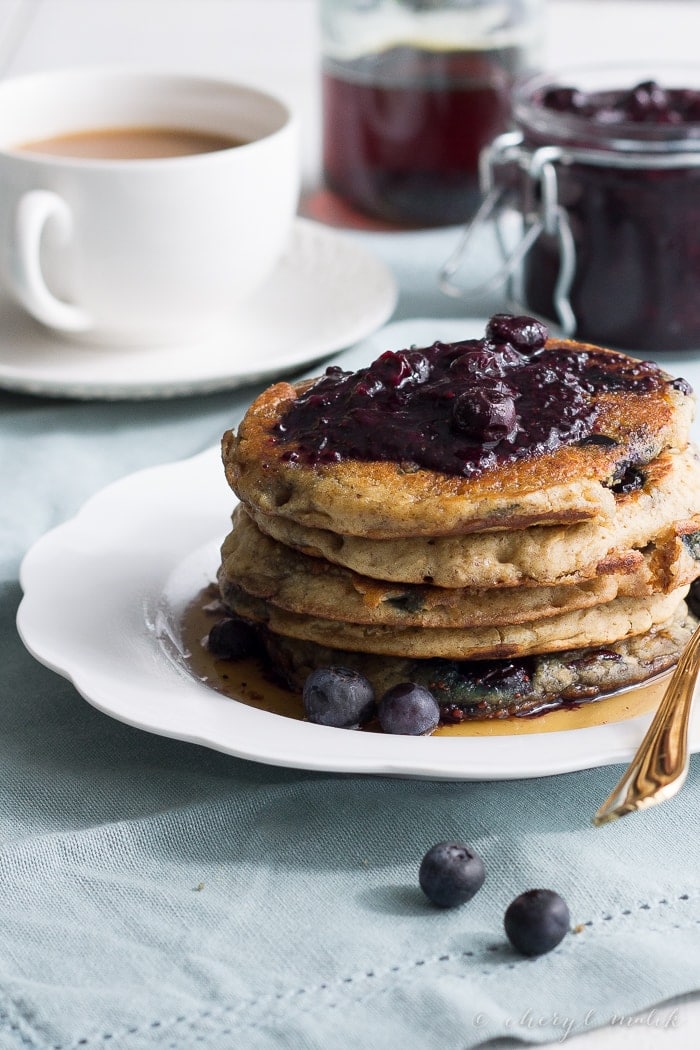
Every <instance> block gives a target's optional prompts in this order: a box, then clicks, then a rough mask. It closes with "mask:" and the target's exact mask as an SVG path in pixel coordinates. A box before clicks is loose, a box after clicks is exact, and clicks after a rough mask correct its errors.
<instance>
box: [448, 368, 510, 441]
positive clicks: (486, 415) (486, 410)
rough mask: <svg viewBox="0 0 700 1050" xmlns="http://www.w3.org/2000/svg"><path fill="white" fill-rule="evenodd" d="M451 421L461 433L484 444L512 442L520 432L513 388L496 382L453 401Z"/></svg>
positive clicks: (466, 393) (461, 395)
mask: <svg viewBox="0 0 700 1050" xmlns="http://www.w3.org/2000/svg"><path fill="white" fill-rule="evenodd" d="M452 421H453V423H454V425H455V427H456V428H457V429H458V430H461V431H463V432H464V433H466V434H469V435H470V436H473V437H475V438H478V439H479V440H481V441H487V442H488V441H493V442H496V441H508V440H512V439H513V437H514V436H515V434H516V433H517V431H518V416H517V413H516V411H515V401H514V400H513V388H512V387H511V386H510V384H508V383H504V382H496V383H494V384H492V386H490V387H485V386H484V387H472V388H470V389H468V390H467V391H466V392H465V393H464V394H460V396H459V397H458V398H457V399H456V401H455V402H454V404H453V406H452Z"/></svg>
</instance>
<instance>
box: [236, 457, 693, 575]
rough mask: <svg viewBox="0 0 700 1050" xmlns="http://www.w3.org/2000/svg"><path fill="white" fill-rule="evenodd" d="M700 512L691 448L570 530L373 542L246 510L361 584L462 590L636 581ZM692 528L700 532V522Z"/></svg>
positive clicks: (283, 539) (662, 460)
mask: <svg viewBox="0 0 700 1050" xmlns="http://www.w3.org/2000/svg"><path fill="white" fill-rule="evenodd" d="M699 508H700V459H699V458H698V454H697V451H696V450H695V449H694V448H693V447H690V448H688V449H686V450H685V451H684V452H682V453H664V454H662V455H661V456H660V457H658V459H656V460H654V461H653V463H651V464H649V465H648V467H646V468H645V481H644V486H643V487H642V488H639V489H636V490H634V491H633V492H630V493H628V494H626V495H621V496H618V497H617V498H616V500H615V506H614V508H613V511H612V512H611V514H610V516H605V517H600V518H597V519H595V520H593V521H589V522H584V523H580V524H576V525H571V526H568V527H567V526H559V525H550V526H533V527H531V528H529V529H518V530H514V529H511V530H501V531H496V532H474V533H469V534H468V535H465V536H449V537H430V536H419V537H408V536H406V537H402V538H401V539H393V540H376V539H367V538H366V537H363V536H348V535H342V534H340V533H336V532H331V531H329V530H327V529H314V528H309V527H306V526H303V525H299V524H298V523H297V522H294V521H291V520H290V519H288V518H282V517H280V516H279V515H267V514H263V513H262V512H260V511H258V510H256V509H255V508H253V507H250V508H248V509H249V512H250V513H251V515H252V516H253V518H254V520H255V522H256V524H257V525H258V527H259V528H260V529H261V530H262V531H263V532H265V533H266V534H267V535H269V536H271V537H272V538H273V539H276V540H278V541H279V542H280V543H284V544H286V545H287V546H290V547H294V548H296V549H297V550H300V551H302V552H303V553H305V554H309V555H311V556H315V557H318V558H319V559H323V560H325V561H329V562H332V563H334V564H336V565H342V566H344V567H345V568H348V569H352V570H353V571H354V572H358V573H360V574H361V575H364V576H370V577H373V578H375V579H379V580H387V581H390V582H395V583H414V584H424V583H428V584H435V585H436V586H438V587H457V588H462V587H515V586H518V587H531V586H556V585H561V584H568V583H578V582H581V581H582V580H588V579H590V578H591V577H593V576H597V575H599V574H600V573H621V572H633V571H635V570H638V569H639V566H640V565H641V563H642V557H643V556H642V554H641V550H642V549H643V548H644V547H646V546H647V545H648V544H650V543H655V544H656V545H657V547H658V548H659V549H660V550H664V551H668V550H669V549H670V548H669V544H671V545H672V549H673V550H675V524H676V522H681V521H682V522H688V521H692V518H693V515H695V514H697V513H698V509H699ZM694 527H695V528H700V522H698V523H696V525H695V526H694ZM669 557H672V556H671V555H669Z"/></svg>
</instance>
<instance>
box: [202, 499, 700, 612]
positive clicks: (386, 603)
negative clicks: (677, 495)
mask: <svg viewBox="0 0 700 1050" xmlns="http://www.w3.org/2000/svg"><path fill="white" fill-rule="evenodd" d="M698 526H699V527H700V522H698ZM697 538H698V540H700V533H698V534H697ZM681 550H682V556H681V557H680V558H678V559H677V560H676V561H675V562H674V561H671V559H661V558H657V557H656V553H657V552H656V551H655V550H654V549H651V550H650V551H649V552H647V555H646V557H645V558H644V560H643V562H642V564H641V566H640V567H639V568H638V569H637V571H636V572H634V573H630V574H626V575H617V576H615V575H602V576H597V577H593V578H592V579H588V580H585V581H584V582H582V583H580V584H571V585H567V586H553V587H546V586H545V587H521V588H497V589H477V588H462V589H458V588H442V587H435V586H421V585H415V584H396V583H387V582H384V581H380V580H374V579H370V578H369V577H367V576H362V575H359V574H358V573H354V572H352V571H350V570H348V569H344V568H341V567H339V566H337V565H332V564H331V563H329V562H326V561H322V560H320V559H318V558H311V557H308V556H307V555H304V554H302V553H300V552H298V551H295V550H292V549H290V548H289V547H286V546H284V545H283V544H281V543H277V542H276V541H275V540H272V539H270V538H269V537H267V536H265V535H263V534H262V533H261V532H260V531H259V530H258V528H257V527H256V526H255V524H254V523H253V521H252V520H251V518H250V517H249V515H248V514H247V512H246V511H245V509H244V508H243V506H242V505H240V504H239V506H238V507H237V509H236V510H235V511H234V514H233V529H232V530H231V532H230V533H229V535H228V536H227V537H226V539H225V541H224V543H223V546H222V550H221V568H220V572H219V586H220V590H221V595H222V598H223V600H224V602H226V601H227V596H228V593H229V591H230V590H231V589H232V588H233V590H234V591H235V590H236V589H239V588H240V589H242V590H244V591H245V592H246V593H247V594H249V595H252V596H254V597H257V598H264V599H265V600H267V601H268V602H270V603H271V604H273V605H275V606H277V607H279V608H281V609H286V610H288V611H289V612H294V613H302V614H305V615H309V616H313V617H319V618H323V619H328V620H337V621H340V622H343V623H345V622H348V623H354V624H368V625H371V624H384V625H387V626H395V627H402V628H403V627H411V626H412V627H425V628H434V627H459V628H464V627H485V626H502V625H513V624H519V623H530V622H534V621H535V620H541V619H544V618H546V617H551V616H555V615H559V614H561V613H564V612H568V611H572V610H576V609H583V608H588V607H591V606H594V605H602V604H605V603H607V602H610V601H613V600H614V599H615V598H617V597H620V596H625V595H627V596H636V597H642V596H645V595H652V594H654V593H657V592H659V591H662V590H663V591H668V590H671V589H677V588H678V587H680V586H681V585H687V584H690V583H692V582H693V580H695V579H696V578H697V577H698V576H700V560H696V559H695V558H693V557H692V555H691V554H690V552H689V551H687V550H686V549H684V547H683V545H681ZM657 564H658V567H659V572H658V573H657V574H656V575H655V573H654V567H655V565H657ZM658 577H662V578H663V582H664V583H665V584H668V583H669V582H671V583H672V586H664V587H660V586H659V579H658ZM669 578H670V580H669Z"/></svg>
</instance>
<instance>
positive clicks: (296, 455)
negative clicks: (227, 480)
mask: <svg viewBox="0 0 700 1050" xmlns="http://www.w3.org/2000/svg"><path fill="white" fill-rule="evenodd" d="M547 335H548V333H547V329H546V328H545V327H544V325H542V324H541V323H540V322H539V321H536V320H534V319H533V318H531V317H513V316H511V315H510V314H497V315H496V316H494V317H492V318H491V320H490V321H489V323H488V325H487V328H486V336H485V338H483V339H468V340H464V341H463V342H457V343H441V342H436V343H434V344H433V346H431V347H427V348H425V349H420V350H419V349H415V348H410V349H407V350H400V351H397V352H394V351H387V352H386V353H384V354H382V355H381V357H379V358H378V359H377V360H376V361H375V362H374V363H373V364H372V365H370V366H369V367H368V368H363V369H360V370H359V371H358V372H344V371H342V370H341V369H340V368H337V367H331V368H328V369H326V373H325V375H323V376H321V378H320V379H318V380H317V381H316V382H315V383H314V384H313V385H312V386H311V387H310V388H309V389H308V390H306V391H305V392H304V393H303V394H302V395H301V396H300V397H298V398H297V399H296V400H295V401H294V402H292V404H291V405H290V407H289V408H288V409H287V410H286V412H285V413H284V415H283V416H282V418H281V419H280V421H279V423H278V424H277V426H276V428H275V430H274V434H275V437H276V439H277V440H278V441H280V442H281V443H282V444H289V445H293V449H290V450H289V451H288V452H287V453H285V454H284V458H285V459H286V460H287V461H288V462H303V463H306V464H310V465H316V464H319V465H320V464H328V463H335V462H340V461H342V460H348V459H359V460H363V461H372V460H384V461H391V462H398V463H401V464H403V465H404V467H405V469H407V470H411V469H418V468H425V469H428V470H436V471H440V472H442V473H446V474H456V475H461V476H463V477H475V476H478V475H480V474H483V473H484V472H485V471H487V470H489V469H492V468H494V467H497V466H499V465H501V464H504V463H509V462H513V461H515V460H519V459H524V458H527V457H532V456H537V455H540V454H542V453H545V452H551V451H554V450H555V449H557V448H558V447H559V446H561V445H570V444H574V443H576V442H582V441H586V440H589V439H590V437H591V435H592V434H593V432H594V427H595V422H596V417H597V414H598V410H597V407H596V396H597V395H598V394H600V393H603V392H605V391H629V392H635V393H638V394H639V393H645V392H650V391H652V390H654V389H657V388H659V387H661V386H663V385H664V383H665V381H666V380H665V378H664V376H663V374H662V373H661V372H660V370H659V369H658V368H657V366H656V365H654V364H652V363H651V362H649V361H631V360H630V359H629V358H625V357H623V356H616V355H613V354H607V353H605V352H603V351H596V350H591V351H588V350H575V349H573V350H572V349H569V348H567V347H563V348H560V347H558V346H557V345H556V344H554V345H546V341H547Z"/></svg>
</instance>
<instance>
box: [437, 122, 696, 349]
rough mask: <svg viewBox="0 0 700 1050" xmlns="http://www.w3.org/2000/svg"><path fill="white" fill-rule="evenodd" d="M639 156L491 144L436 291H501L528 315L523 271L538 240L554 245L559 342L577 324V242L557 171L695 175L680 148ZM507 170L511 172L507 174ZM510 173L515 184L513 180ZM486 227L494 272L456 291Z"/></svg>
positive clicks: (509, 140) (511, 140)
mask: <svg viewBox="0 0 700 1050" xmlns="http://www.w3.org/2000/svg"><path fill="white" fill-rule="evenodd" d="M645 145H646V148H645V149H644V150H640V149H629V150H612V149H610V150H596V149H585V148H580V147H569V148H566V149H565V148H563V147H559V146H541V147H539V148H537V149H532V148H528V147H526V146H524V144H523V136H522V134H521V133H520V132H517V131H516V132H506V133H505V134H504V135H500V136H499V137H498V138H496V139H494V141H493V142H492V143H491V145H490V146H487V147H486V149H485V150H483V151H482V154H481V156H480V172H479V181H480V187H481V192H482V196H483V200H482V203H481V206H480V208H479V210H478V211H477V213H476V215H475V216H474V218H473V219H472V221H471V222H470V223H469V224H468V225H467V226H466V227H465V229H464V231H463V234H462V237H461V239H460V241H459V242H458V244H457V246H456V248H455V250H454V251H453V253H452V254H451V255H450V257H449V259H448V260H447V262H445V264H444V265H443V267H442V269H441V271H440V275H439V284H440V288H441V290H442V291H443V292H444V293H445V294H446V295H449V296H452V297H455V298H460V299H466V300H469V299H472V298H477V297H478V296H479V295H480V294H483V293H484V292H486V291H489V290H493V289H494V288H496V287H498V286H500V285H502V284H504V283H505V285H506V296H507V302H508V306H509V308H510V309H512V310H513V311H514V312H520V311H523V310H527V306H526V305H525V304H524V296H523V294H522V291H521V288H522V266H521V264H522V263H523V261H524V260H525V257H526V256H527V254H528V252H529V251H530V250H531V248H532V247H533V245H534V244H535V242H536V241H537V239H538V238H539V237H540V236H541V235H542V234H547V235H549V236H550V237H552V238H554V239H555V240H556V243H557V245H558V250H559V272H558V275H557V279H556V283H555V286H554V290H553V295H552V302H553V308H554V313H555V315H556V319H557V320H558V322H559V325H560V326H561V329H562V332H563V334H564V335H565V336H571V335H573V334H574V333H575V331H576V328H577V318H576V314H575V311H574V309H573V307H572V305H571V300H570V295H571V288H572V284H573V281H574V278H575V276H576V264H577V258H576V242H575V238H574V235H573V233H572V229H571V223H570V220H569V214H568V212H567V210H566V208H565V207H564V206H563V205H561V204H560V203H559V187H558V177H557V170H558V168H561V167H562V166H563V165H571V164H576V165H581V166H582V167H583V168H584V169H585V168H586V167H587V166H589V167H593V168H624V169H628V170H634V171H648V170H652V171H654V170H656V171H659V170H665V171H669V170H673V169H675V170H678V169H684V168H699V167H700V150H699V149H697V148H695V149H691V148H688V147H687V146H685V148H684V145H685V144H683V143H680V144H678V145H676V146H675V147H669V145H668V144H667V143H659V144H658V145H657V146H656V148H654V146H653V144H651V143H646V144H645ZM509 167H510V172H509ZM513 169H515V170H516V172H517V173H518V177H517V178H515V177H514V175H513ZM509 216H510V217H511V218H513V217H518V218H519V219H520V222H521V232H520V235H519V236H518V237H516V238H513V237H512V235H511V242H513V241H514V244H512V245H509V244H508V243H507V242H508V235H507V232H506V230H505V220H506V219H507V218H508V217H509ZM491 221H492V222H493V226H494V230H495V234H496V242H497V245H498V248H499V253H500V264H499V265H498V267H497V269H496V271H495V272H494V273H492V274H491V276H490V277H488V278H486V279H485V280H480V281H476V282H475V283H473V284H467V285H460V284H458V283H457V279H456V278H457V274H458V271H459V270H460V269H461V268H464V267H466V266H467V265H468V264H469V263H470V262H473V261H474V260H472V259H471V258H470V254H469V253H470V249H471V248H472V247H473V240H474V238H475V237H476V236H477V235H478V233H479V232H480V231H481V230H482V229H483V228H485V227H486V226H487V224H488V223H489V222H491Z"/></svg>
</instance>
